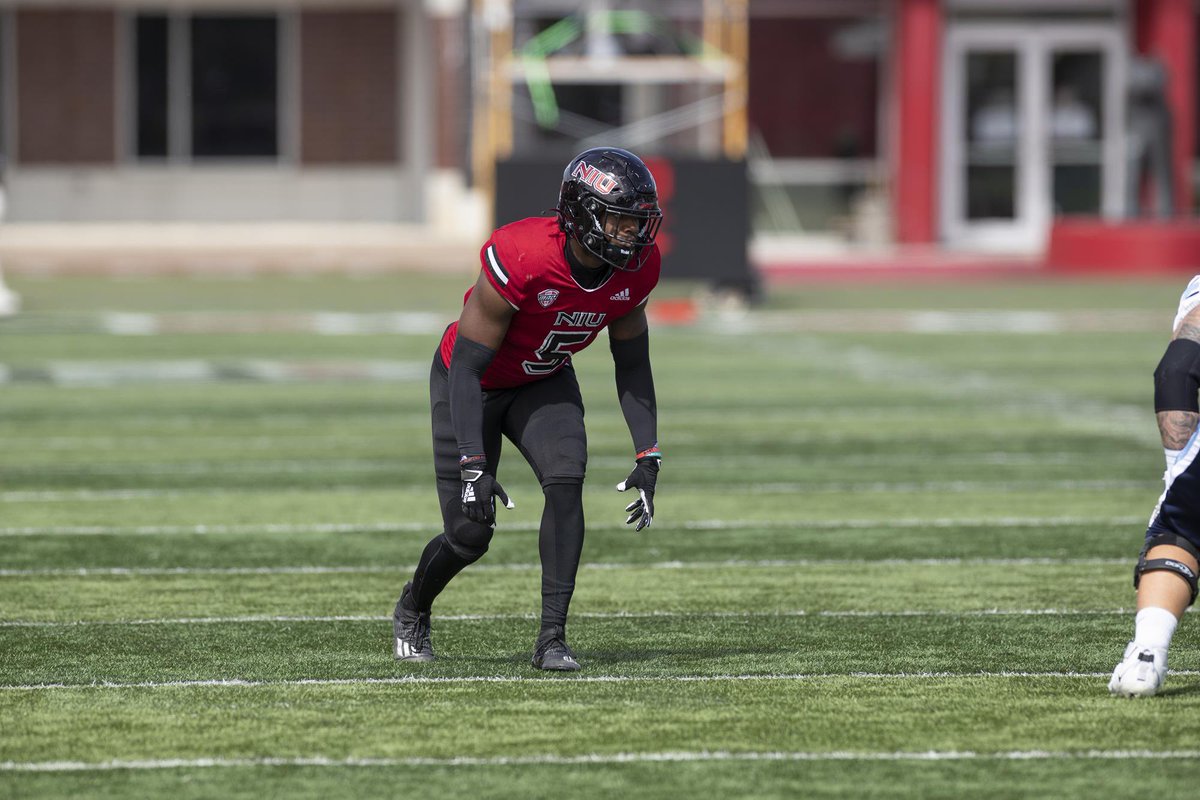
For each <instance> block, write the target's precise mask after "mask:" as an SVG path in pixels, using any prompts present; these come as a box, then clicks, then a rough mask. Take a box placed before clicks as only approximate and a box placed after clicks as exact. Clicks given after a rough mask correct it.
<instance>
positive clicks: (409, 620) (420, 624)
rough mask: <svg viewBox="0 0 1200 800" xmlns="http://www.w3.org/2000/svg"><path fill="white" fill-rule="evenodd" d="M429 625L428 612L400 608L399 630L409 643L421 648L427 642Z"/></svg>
mask: <svg viewBox="0 0 1200 800" xmlns="http://www.w3.org/2000/svg"><path fill="white" fill-rule="evenodd" d="M430 627H431V626H430V622H429V615H428V614H422V613H420V612H418V611H409V610H408V609H407V608H405V609H402V610H401V612H400V632H401V633H402V634H403V635H404V638H405V639H407V640H408V641H409V643H411V644H414V645H416V646H417V649H423V648H424V647H425V645H426V644H427V643H428V642H429V630H430Z"/></svg>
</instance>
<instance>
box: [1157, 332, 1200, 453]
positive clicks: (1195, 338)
mask: <svg viewBox="0 0 1200 800" xmlns="http://www.w3.org/2000/svg"><path fill="white" fill-rule="evenodd" d="M1173 339H1182V340H1186V341H1191V342H1196V343H1197V344H1200V308H1195V309H1192V310H1191V311H1190V312H1188V313H1187V315H1186V316H1185V317H1184V318H1183V319H1182V320H1181V321H1180V323H1179V327H1178V328H1176V329H1175V336H1174V337H1173ZM1157 416H1158V432H1159V435H1160V436H1161V437H1162V445H1163V448H1164V449H1167V450H1182V449H1183V447H1184V446H1185V445H1186V444H1187V443H1188V439H1190V438H1192V434H1193V433H1194V432H1195V430H1196V423H1197V422H1200V414H1198V413H1196V412H1195V411H1183V410H1169V411H1159V412H1158V414H1157Z"/></svg>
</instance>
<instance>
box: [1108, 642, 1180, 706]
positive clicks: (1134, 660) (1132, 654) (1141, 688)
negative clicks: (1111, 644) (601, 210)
mask: <svg viewBox="0 0 1200 800" xmlns="http://www.w3.org/2000/svg"><path fill="white" fill-rule="evenodd" d="M1166 677H1167V651H1166V650H1160V649H1158V648H1154V649H1151V648H1149V647H1139V646H1138V644H1137V643H1136V642H1130V643H1129V645H1128V646H1127V647H1126V648H1125V657H1124V658H1122V659H1121V663H1120V664H1117V668H1116V669H1114V670H1113V674H1112V679H1111V680H1110V681H1109V682H1108V690H1109V691H1110V692H1112V693H1113V694H1115V695H1117V696H1118V697H1150V696H1152V695H1155V694H1158V690H1159V689H1161V688H1162V685H1163V681H1164V680H1166Z"/></svg>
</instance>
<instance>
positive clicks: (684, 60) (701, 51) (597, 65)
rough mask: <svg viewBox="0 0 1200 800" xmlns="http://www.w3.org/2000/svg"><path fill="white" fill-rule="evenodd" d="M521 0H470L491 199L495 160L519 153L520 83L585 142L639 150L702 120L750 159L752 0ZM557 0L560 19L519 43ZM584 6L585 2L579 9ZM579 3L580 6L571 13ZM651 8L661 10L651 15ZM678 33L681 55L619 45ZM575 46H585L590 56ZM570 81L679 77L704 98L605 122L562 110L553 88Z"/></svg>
mask: <svg viewBox="0 0 1200 800" xmlns="http://www.w3.org/2000/svg"><path fill="white" fill-rule="evenodd" d="M613 5H615V4H614V3H612V2H597V1H595V0H593V1H592V2H588V3H586V4H584V3H569V2H564V3H558V4H555V3H547V2H542V3H539V4H536V5H535V4H531V3H523V2H521V0H472V7H471V10H472V20H471V32H470V35H471V49H472V58H473V63H474V69H473V75H472V79H473V80H472V86H473V91H472V104H471V106H472V126H471V127H472V137H471V165H472V173H473V175H474V183H475V185H476V186H477V187H478V188H480V189H481V190H483V194H484V196H485V197H491V196H492V193H493V189H494V180H495V178H494V176H495V164H496V161H497V160H499V159H504V158H507V157H509V156H511V155H513V150H514V122H515V117H514V107H513V101H514V88H515V87H516V86H518V85H522V84H523V85H524V86H526V87H527V88H528V92H529V96H530V99H531V101H532V106H533V116H534V122H535V123H536V124H537V125H539V126H541V127H543V128H546V129H554V130H557V131H558V132H560V133H564V134H566V135H568V136H571V137H573V139H575V140H577V141H578V143H579V145H580V146H581V147H590V146H593V145H596V144H600V143H614V144H621V145H624V146H627V147H631V148H636V147H638V146H640V145H644V144H647V143H650V142H654V141H658V140H660V139H661V138H662V137H664V136H668V135H671V134H674V133H678V132H680V131H684V130H688V129H699V128H703V129H704V130H705V131H706V132H708V133H709V134H710V136H709V138H710V139H711V140H712V141H713V143H714V146H713V147H712V148H711V149H712V150H713V151H715V152H710V153H707V155H711V156H723V157H724V158H727V159H733V160H737V159H742V158H744V157H745V155H746V148H747V144H748V139H749V136H748V121H747V109H746V102H747V83H748V80H747V79H748V75H747V60H748V56H749V19H748V15H749V10H748V0H691V1H690V2H673V3H661V2H659V3H640V4H639V3H620V6H621V7H620V8H613V7H612V6H613ZM555 6H557V7H558V11H557V14H555V16H557V17H558V19H557V21H556V22H554V23H552V24H549V25H548V26H546V27H544V28H543V29H542V30H540V31H538V32H537V33H536V35H533V36H531V37H528V38H527V40H526V41H522V42H521V44H520V46H517V45H516V43H515V42H516V31H517V29H518V27H521V28H528V27H529V25H528V24H525V25H523V24H522V23H529V17H530V16H532V15H533V14H535V13H537V12H538V11H540V12H541V13H540V14H539V16H540V17H541V18H542V19H543V20H544V19H545V18H546V16H547V14H548V13H551V12H552V10H553V8H554V7H555ZM584 6H586V10H579V9H580V8H582V7H584ZM572 7H577V10H576V11H575V12H574V13H570V10H571V8H572ZM645 9H653V13H651V12H650V11H647V10H645ZM664 31H671V32H673V34H674V35H675V36H676V38H677V39H678V40H679V41H680V42H682V46H681V51H682V52H681V53H680V54H670V55H633V54H627V53H625V52H622V51H621V49H620V48H619V47H617V46H614V43H615V38H614V37H616V36H619V35H621V34H647V33H651V34H653V33H657V32H664ZM571 50H582V51H583V53H582V54H577V53H572V52H570V51H571ZM571 84H576V85H579V84H593V85H598V84H615V85H619V86H622V87H625V86H636V85H651V84H658V85H665V84H675V85H684V86H689V85H690V86H696V87H703V88H704V89H705V91H702V92H699V94H700V95H701V96H700V98H699V99H697V100H694V101H690V102H686V103H681V104H678V105H675V106H674V107H670V108H663V109H659V110H655V111H654V112H653V113H648V114H644V115H639V116H638V118H636V119H632V120H629V121H627V122H623V123H622V124H620V125H617V126H607V125H603V124H599V123H597V122H596V121H595V120H588V119H586V118H581V115H578V114H569V113H566V112H562V111H561V110H560V109H559V108H558V104H557V102H556V94H555V87H561V86H566V85H571Z"/></svg>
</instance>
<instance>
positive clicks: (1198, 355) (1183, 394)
mask: <svg viewBox="0 0 1200 800" xmlns="http://www.w3.org/2000/svg"><path fill="white" fill-rule="evenodd" d="M1198 389H1200V344H1197V343H1196V342H1193V341H1192V340H1191V339H1173V340H1172V341H1171V343H1170V344H1169V345H1167V352H1165V353H1163V357H1162V361H1159V362H1158V367H1157V368H1156V369H1155V370H1154V410H1155V411H1192V412H1195V411H1200V404H1198V403H1197V401H1196V392H1197V390H1198Z"/></svg>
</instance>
